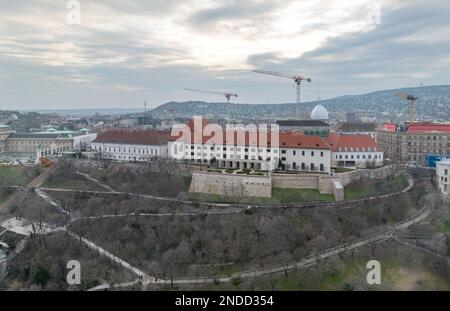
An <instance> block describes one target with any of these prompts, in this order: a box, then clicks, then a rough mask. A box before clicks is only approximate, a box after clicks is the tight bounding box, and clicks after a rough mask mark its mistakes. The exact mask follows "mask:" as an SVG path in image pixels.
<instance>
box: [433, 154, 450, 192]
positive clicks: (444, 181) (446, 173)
mask: <svg viewBox="0 0 450 311" xmlns="http://www.w3.org/2000/svg"><path fill="white" fill-rule="evenodd" d="M436 175H437V181H438V185H439V191H441V192H442V193H445V194H449V193H450V160H442V161H439V162H437V163H436Z"/></svg>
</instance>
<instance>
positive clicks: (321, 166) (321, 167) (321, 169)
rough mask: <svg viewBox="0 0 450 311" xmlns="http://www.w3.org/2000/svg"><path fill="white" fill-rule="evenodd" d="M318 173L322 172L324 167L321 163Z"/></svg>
mask: <svg viewBox="0 0 450 311" xmlns="http://www.w3.org/2000/svg"><path fill="white" fill-rule="evenodd" d="M320 171H321V172H323V171H324V165H323V163H320Z"/></svg>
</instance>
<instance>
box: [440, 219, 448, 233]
mask: <svg viewBox="0 0 450 311" xmlns="http://www.w3.org/2000/svg"><path fill="white" fill-rule="evenodd" d="M442 230H444V231H445V232H450V219H447V220H446V221H444V222H443V224H442Z"/></svg>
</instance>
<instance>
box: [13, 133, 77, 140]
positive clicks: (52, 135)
mask: <svg viewBox="0 0 450 311" xmlns="http://www.w3.org/2000/svg"><path fill="white" fill-rule="evenodd" d="M56 138H71V137H70V136H68V135H63V134H59V133H12V134H11V135H9V137H8V139H56Z"/></svg>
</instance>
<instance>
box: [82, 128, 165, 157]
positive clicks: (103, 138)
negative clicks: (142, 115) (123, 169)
mask: <svg viewBox="0 0 450 311" xmlns="http://www.w3.org/2000/svg"><path fill="white" fill-rule="evenodd" d="M168 135H169V133H167V132H158V131H152V130H127V129H119V130H107V131H105V132H103V133H100V134H98V135H97V138H96V139H95V140H94V141H93V142H92V143H91V147H92V149H93V150H95V151H96V152H98V153H99V154H100V157H101V158H102V159H106V160H115V161H126V162H146V161H149V160H151V159H152V158H166V157H167V137H168Z"/></svg>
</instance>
